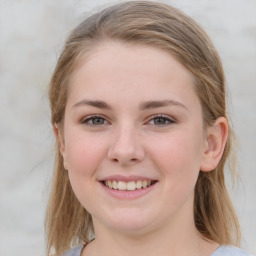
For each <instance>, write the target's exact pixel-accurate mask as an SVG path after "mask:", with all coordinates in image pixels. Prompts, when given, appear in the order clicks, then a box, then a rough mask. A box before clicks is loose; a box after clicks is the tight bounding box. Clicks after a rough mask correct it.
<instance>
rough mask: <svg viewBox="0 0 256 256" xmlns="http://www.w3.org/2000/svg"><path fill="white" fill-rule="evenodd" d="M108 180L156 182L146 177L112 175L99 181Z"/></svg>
mask: <svg viewBox="0 0 256 256" xmlns="http://www.w3.org/2000/svg"><path fill="white" fill-rule="evenodd" d="M106 180H115V181H124V182H129V181H138V180H146V181H149V180H150V181H152V180H154V181H155V180H156V179H154V178H150V177H145V176H137V175H131V176H123V175H110V176H106V177H104V178H102V179H99V181H106Z"/></svg>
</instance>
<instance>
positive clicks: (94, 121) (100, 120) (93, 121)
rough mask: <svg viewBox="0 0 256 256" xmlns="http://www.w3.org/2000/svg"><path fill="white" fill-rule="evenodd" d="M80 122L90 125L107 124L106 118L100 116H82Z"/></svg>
mask: <svg viewBox="0 0 256 256" xmlns="http://www.w3.org/2000/svg"><path fill="white" fill-rule="evenodd" d="M81 123H82V124H86V125H91V126H102V125H106V124H108V122H107V120H106V119H105V118H104V117H102V116H89V117H86V118H84V119H83V120H82V121H81Z"/></svg>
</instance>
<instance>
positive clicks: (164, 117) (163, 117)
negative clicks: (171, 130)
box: [148, 114, 175, 126]
mask: <svg viewBox="0 0 256 256" xmlns="http://www.w3.org/2000/svg"><path fill="white" fill-rule="evenodd" d="M156 119H162V120H163V121H164V122H165V123H164V124H160V125H157V126H167V125H171V124H174V123H175V121H174V120H173V119H172V118H170V117H169V116H166V115H163V114H157V115H154V116H153V117H151V118H150V120H149V121H154V120H156ZM166 122H167V123H166ZM148 123H149V122H148ZM152 125H156V124H155V123H154V124H152Z"/></svg>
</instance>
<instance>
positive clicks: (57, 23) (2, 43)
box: [0, 0, 256, 256]
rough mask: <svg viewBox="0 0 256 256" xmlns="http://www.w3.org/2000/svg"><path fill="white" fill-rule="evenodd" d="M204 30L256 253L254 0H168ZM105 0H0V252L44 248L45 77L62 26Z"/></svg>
mask: <svg viewBox="0 0 256 256" xmlns="http://www.w3.org/2000/svg"><path fill="white" fill-rule="evenodd" d="M165 2H167V3H170V4H173V5H174V6H176V7H179V8H180V9H182V10H183V11H185V12H186V13H187V14H189V15H191V16H192V17H194V18H195V19H196V20H197V21H198V22H199V23H200V24H201V25H202V26H203V27H204V28H205V29H206V31H207V32H208V33H209V35H210V36H211V38H212V39H213V41H214V43H215V45H216V47H217V49H218V50H219V53H220V55H221V57H222V59H223V63H224V67H225V71H226V76H227V82H228V86H229V88H230V94H231V98H232V101H231V102H230V112H231V114H232V116H233V122H234V127H235V130H236V132H237V135H238V137H239V140H240V146H239V160H240V169H241V177H242V182H241V183H240V185H239V186H238V187H236V189H235V190H234V191H233V192H232V197H233V199H234V204H235V206H236V209H237V211H238V214H239V218H240V220H241V225H242V231H243V234H244V237H243V244H242V246H243V247H244V248H245V249H246V250H248V251H250V252H251V253H254V254H256V245H255V242H256V203H255V197H256V159H255V158H256V155H255V148H256V136H255V130H256V114H255V110H256V100H255V95H256V86H255V85H256V84H255V82H256V0H214V1H212V0H176V1H174V0H169V1H165ZM106 3H109V1H107V0H97V1H96V0H94V1H93V0H83V1H81V0H62V1H53V0H51V1H50V0H44V1H43V0H37V1H35V0H34V1H32V0H31V1H29V0H6V1H5V0H0V175H1V176H0V255H1V256H3V255H9V256H13V255H21V256H23V255H24V256H25V255H26V256H29V255H44V247H45V245H44V229H43V219H44V211H45V205H46V201H47V193H48V191H49V180H50V177H51V171H52V163H53V148H54V147H53V145H54V144H53V143H54V139H53V135H52V131H51V126H50V121H49V119H50V113H49V107H48V99H47V84H48V82H49V79H50V76H51V73H52V71H53V68H54V65H55V63H56V59H57V57H58V55H59V53H60V50H61V48H62V46H63V42H64V40H65V37H66V35H67V33H68V31H69V30H70V29H71V28H72V27H74V26H75V25H76V24H78V22H79V21H81V19H82V17H83V15H84V14H85V13H87V12H88V11H92V10H97V7H98V6H102V5H103V6H104V5H106Z"/></svg>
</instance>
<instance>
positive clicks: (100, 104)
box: [73, 99, 112, 110]
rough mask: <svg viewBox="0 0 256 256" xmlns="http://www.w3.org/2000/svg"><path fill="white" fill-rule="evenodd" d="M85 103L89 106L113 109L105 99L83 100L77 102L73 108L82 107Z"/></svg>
mask: <svg viewBox="0 0 256 256" xmlns="http://www.w3.org/2000/svg"><path fill="white" fill-rule="evenodd" d="M84 105H87V106H92V107H95V108H100V109H108V110H111V109H112V108H111V107H110V106H109V105H108V104H107V103H106V102H104V101H101V100H85V99H84V100H81V101H79V102H77V103H76V104H75V105H74V106H73V108H76V107H80V106H84Z"/></svg>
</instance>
